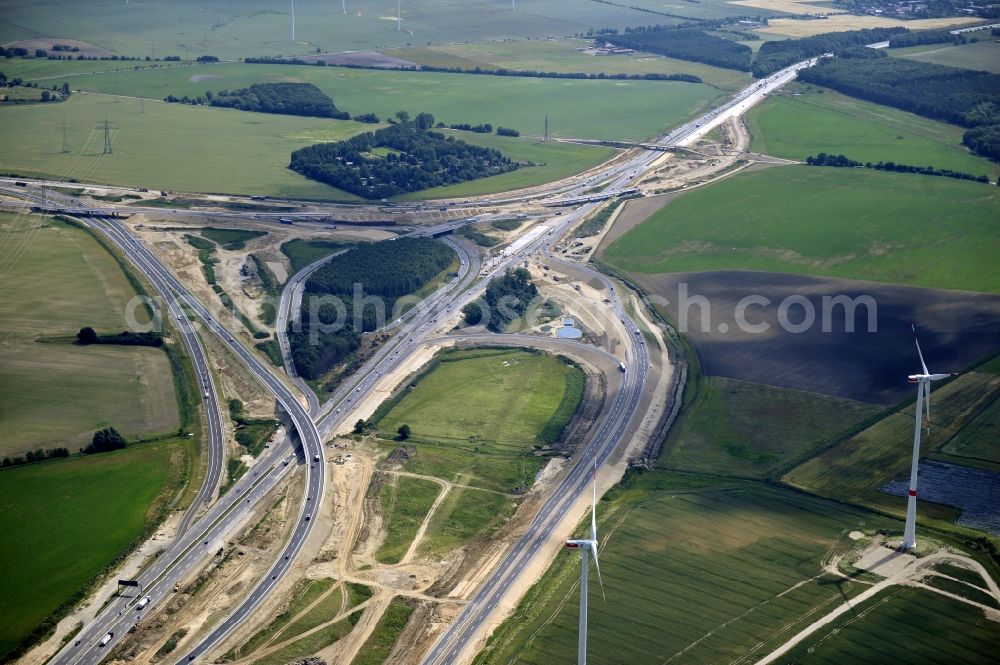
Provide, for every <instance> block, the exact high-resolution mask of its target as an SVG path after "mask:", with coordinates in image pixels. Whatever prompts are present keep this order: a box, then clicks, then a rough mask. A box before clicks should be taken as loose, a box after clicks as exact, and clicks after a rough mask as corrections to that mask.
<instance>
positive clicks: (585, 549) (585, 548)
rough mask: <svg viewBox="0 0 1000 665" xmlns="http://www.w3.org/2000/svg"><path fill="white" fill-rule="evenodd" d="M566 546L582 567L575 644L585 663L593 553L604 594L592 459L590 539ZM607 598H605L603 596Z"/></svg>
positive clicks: (580, 660)
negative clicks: (598, 551)
mask: <svg viewBox="0 0 1000 665" xmlns="http://www.w3.org/2000/svg"><path fill="white" fill-rule="evenodd" d="M566 547H568V548H571V549H577V550H580V554H581V555H582V557H581V559H580V560H581V562H582V564H583V565H582V569H581V572H580V642H579V645H578V646H577V656H576V662H577V664H578V665H587V590H588V586H587V568H588V567H589V566H588V564H589V561H588V559H589V557H590V555H591V554H593V555H594V567H595V568H597V581H598V582H600V584H601V595H602V596H604V581H603V580H602V579H601V564H600V563H598V561H597V461H596V460H595V461H594V498H593V501H592V503H591V504H590V539H589V540H567V541H566ZM605 600H607V598H605Z"/></svg>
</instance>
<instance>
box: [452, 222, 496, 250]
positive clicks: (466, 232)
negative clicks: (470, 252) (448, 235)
mask: <svg viewBox="0 0 1000 665" xmlns="http://www.w3.org/2000/svg"><path fill="white" fill-rule="evenodd" d="M455 233H457V234H458V235H460V236H462V237H463V238H468V239H469V240H471V241H472V242H474V243H476V244H477V245H479V246H480V247H492V246H493V245H496V244H497V243H498V242H500V241H499V240H498V239H496V238H494V237H493V236H489V235H486V234H485V233H483V232H482V231H480V230H479V229H478V228H476V226H475V225H474V224H466V225H465V226H460V227H458V230H456V231H455Z"/></svg>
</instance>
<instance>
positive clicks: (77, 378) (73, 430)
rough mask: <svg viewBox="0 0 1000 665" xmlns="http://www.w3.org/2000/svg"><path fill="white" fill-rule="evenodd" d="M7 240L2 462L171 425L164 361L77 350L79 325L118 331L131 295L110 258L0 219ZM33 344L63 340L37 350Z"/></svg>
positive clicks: (41, 223) (59, 226) (54, 229)
mask: <svg viewBox="0 0 1000 665" xmlns="http://www.w3.org/2000/svg"><path fill="white" fill-rule="evenodd" d="M0 231H2V233H3V234H4V238H5V240H6V242H5V247H6V248H7V251H5V252H4V253H3V254H4V258H3V260H0V271H2V275H3V282H4V297H3V298H2V299H0V334H2V336H3V337H4V339H5V340H6V341H7V343H6V344H4V345H3V346H2V348H0V420H2V421H3V423H4V439H3V442H2V443H0V457H4V456H8V455H14V454H20V453H23V452H25V451H27V450H34V449H36V448H48V447H57V446H58V447H67V448H70V449H71V450H72V451H74V452H75V451H76V449H77V448H78V447H80V446H82V445H84V443H85V442H87V441H89V439H90V437H91V435H93V433H94V432H95V431H96V430H98V429H101V428H103V427H108V426H114V427H115V428H116V429H118V430H119V431H120V432H122V434H124V435H125V436H126V437H127V438H129V439H135V438H140V437H148V436H153V435H157V434H163V433H166V432H171V431H175V430H176V429H177V427H178V425H179V420H178V404H177V397H176V395H175V392H174V384H173V381H172V379H171V367H170V360H169V358H168V356H167V354H165V353H164V352H163V351H162V350H160V349H154V348H143V347H120V346H105V345H92V346H86V347H83V346H75V345H73V344H70V343H68V341H69V340H71V339H72V338H73V337H74V336H75V335H76V333H77V331H78V330H79V329H80V328H82V327H84V326H91V327H93V328H95V329H96V330H98V331H100V332H108V333H111V332H120V331H122V330H125V329H126V327H127V326H128V318H127V317H129V316H133V317H134V319H135V321H136V322H137V323H139V324H142V323H145V322H147V321H148V320H149V319H148V316H147V313H146V311H145V310H144V309H143V308H142V307H141V306H133V305H134V304H135V303H134V301H133V298H134V297H135V295H136V291H135V289H134V288H133V286H132V285H131V284H130V283H129V280H128V278H127V276H126V275H125V273H123V272H122V270H121V268H120V267H119V265H118V263H117V262H116V261H115V258H114V257H113V256H112V255H110V254H109V253H108V252H107V251H106V250H105V249H104V248H103V247H102V246H101V245H100V244H99V243H98V242H97V241H96V240H94V238H93V237H92V236H90V235H89V234H88V233H87V232H85V231H82V230H80V229H77V228H74V227H71V226H69V225H67V224H63V223H61V222H58V221H53V220H44V219H42V218H40V217H34V216H24V217H16V216H13V215H6V214H4V215H0ZM39 337H44V338H47V339H63V338H64V339H66V340H67V343H59V342H56V341H52V342H51V343H39V342H37V341H36V339H38V338H39Z"/></svg>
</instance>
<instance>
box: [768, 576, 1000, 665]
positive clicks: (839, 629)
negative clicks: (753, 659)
mask: <svg viewBox="0 0 1000 665" xmlns="http://www.w3.org/2000/svg"><path fill="white" fill-rule="evenodd" d="M998 649H1000V624H997V623H996V622H995V621H992V620H990V619H987V618H986V617H984V616H983V612H982V610H979V609H977V608H975V607H971V606H969V605H966V604H965V603H962V602H960V601H957V600H952V599H951V598H945V597H943V596H941V595H939V594H935V593H932V592H930V591H926V590H923V589H911V588H897V589H893V590H891V591H889V592H887V593H886V594H883V595H880V596H878V597H876V598H874V599H872V600H871V601H869V602H867V603H865V604H863V605H861V606H860V607H859V608H857V611H856V612H853V613H849V614H847V615H846V616H845V617H844V618H841V619H840V620H839V621H837V622H835V623H834V624H833V625H831V626H829V627H826V628H824V629H822V630H819V631H817V632H816V633H814V634H813V635H810V636H809V637H808V638H807V639H805V640H804V641H803V642H802V643H801V644H800V645H799V646H798V647H797V648H796V649H793V650H792V651H790V652H789V653H788V654H787V655H786V656H785V657H784V658H782V659H779V660H778V662H779V663H800V664H801V665H840V664H841V663H888V662H900V663H910V664H912V665H931V664H933V663H945V662H947V663H968V664H969V665H974V664H977V663H983V664H984V665H986V664H988V663H995V662H996V654H997V650H998Z"/></svg>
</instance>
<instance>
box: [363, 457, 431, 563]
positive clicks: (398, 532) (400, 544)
mask: <svg viewBox="0 0 1000 665" xmlns="http://www.w3.org/2000/svg"><path fill="white" fill-rule="evenodd" d="M380 480H381V486H380V487H379V488H378V489H379V492H378V497H379V505H380V506H381V511H382V530H383V531H384V533H385V540H384V541H383V542H382V546H381V547H379V550H378V553H377V554H376V555H375V558H376V559H377V560H378V561H379V563H399V562H400V560H401V559H402V558H403V555H404V554H406V550H407V549H409V547H410V543H411V542H413V537H414V536H415V535H416V533H417V529H419V528H420V524H421V523H422V522H423V521H424V516H425V515H426V514H427V511H429V510H430V508H431V504H433V503H434V499H436V498H437V496H438V494H439V493H440V491H441V487H440V486H439V485H438V484H437V483H435V482H433V481H430V480H423V479H420V478H409V477H407V476H395V477H386V476H381V477H380Z"/></svg>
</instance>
